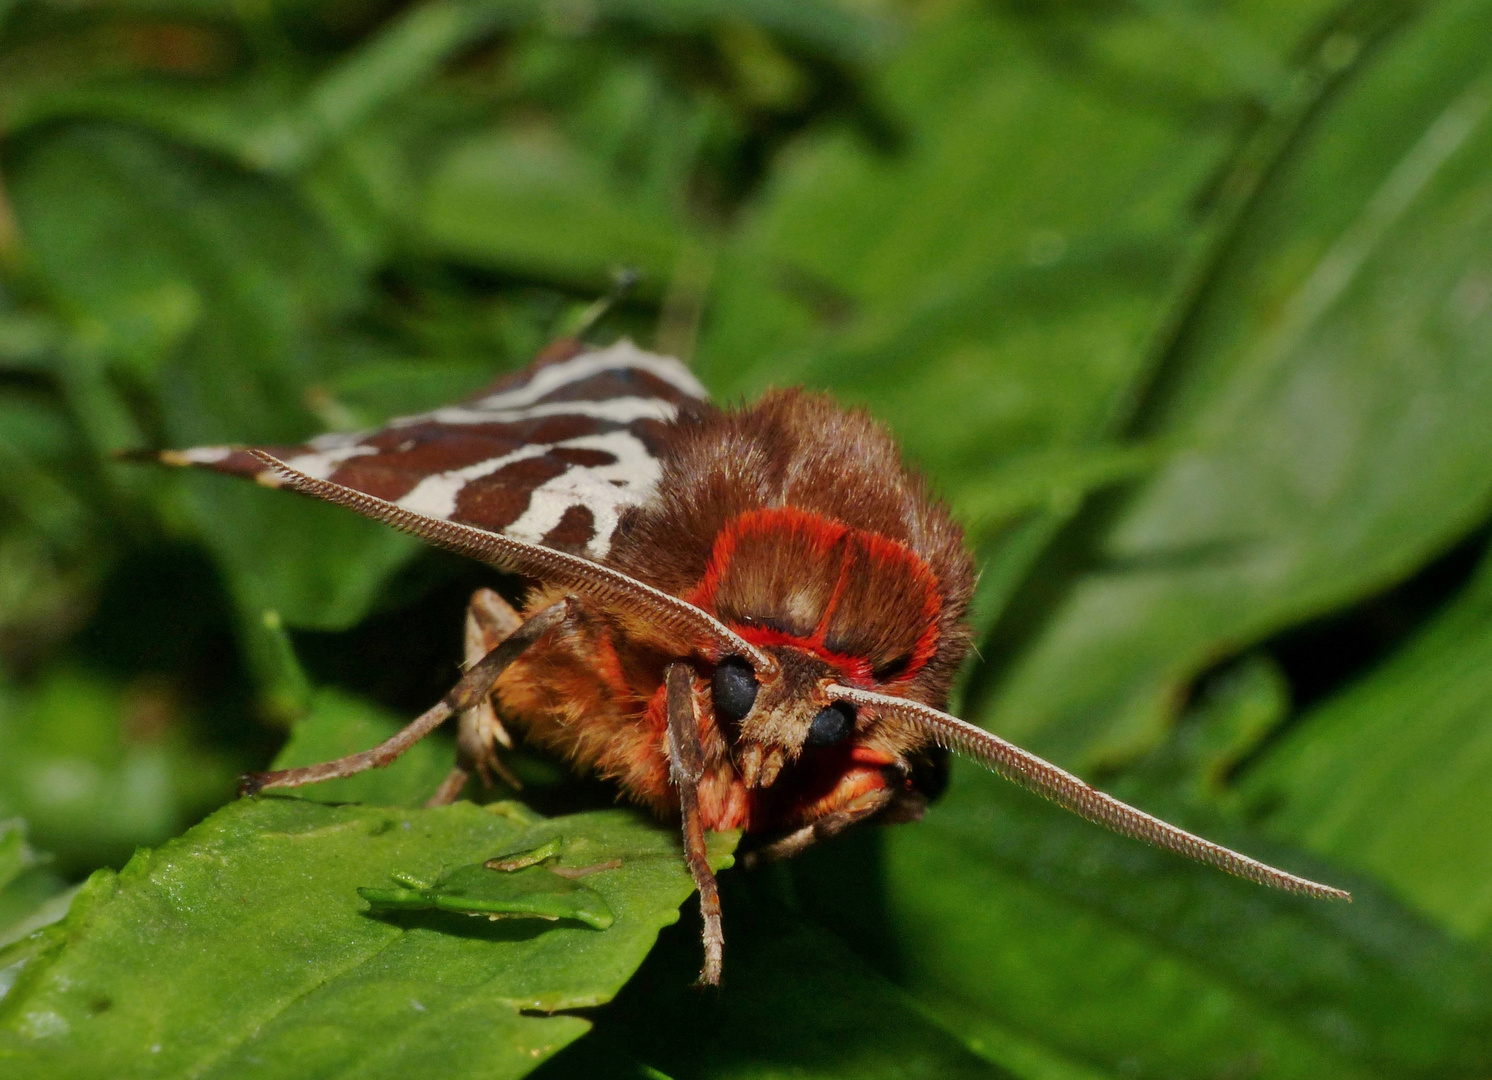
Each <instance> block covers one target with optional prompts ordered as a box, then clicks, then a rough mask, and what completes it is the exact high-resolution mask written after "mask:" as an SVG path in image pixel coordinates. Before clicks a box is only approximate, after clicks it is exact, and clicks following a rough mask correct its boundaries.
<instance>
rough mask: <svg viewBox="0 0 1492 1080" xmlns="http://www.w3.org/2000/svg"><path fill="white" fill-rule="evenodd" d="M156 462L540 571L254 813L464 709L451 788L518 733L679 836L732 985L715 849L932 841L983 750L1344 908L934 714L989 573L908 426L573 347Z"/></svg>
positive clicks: (1103, 815) (632, 350)
mask: <svg viewBox="0 0 1492 1080" xmlns="http://www.w3.org/2000/svg"><path fill="white" fill-rule="evenodd" d="M161 456H162V458H163V460H165V461H166V462H168V463H170V464H175V465H191V466H198V467H204V468H208V469H213V470H216V471H218V472H224V473H233V474H238V475H241V476H247V477H251V478H253V479H255V480H257V481H258V482H259V483H261V484H266V485H269V486H271V487H285V488H289V489H291V490H293V491H298V492H301V493H303V494H306V495H310V496H313V497H315V498H318V499H324V500H326V501H328V502H331V503H335V504H337V505H339V506H344V507H347V508H348V509H350V510H353V511H355V512H357V513H360V514H363V515H365V516H367V517H370V518H373V519H375V520H377V521H381V522H384V523H386V524H388V525H392V526H393V527H395V528H397V529H402V530H404V531H406V532H409V533H412V534H414V535H415V536H418V537H421V538H423V539H424V540H426V541H428V542H430V543H432V544H435V545H437V546H440V547H443V548H448V549H450V550H452V551H455V552H458V553H460V554H462V555H465V556H469V557H471V558H474V559H477V560H480V561H482V562H484V563H487V564H489V565H491V566H493V567H496V568H498V569H501V570H503V571H507V572H510V573H514V574H519V575H522V576H523V577H525V578H527V579H528V580H529V582H530V583H531V584H530V586H529V590H528V594H527V598H526V601H525V602H524V604H523V606H522V608H521V609H517V610H515V609H514V608H512V607H510V606H509V605H508V604H507V603H506V602H505V601H504V600H503V599H502V598H501V597H499V596H498V594H497V593H495V592H492V591H490V590H486V589H484V590H481V591H479V592H478V593H477V594H476V595H475V596H473V597H472V600H471V603H470V606H469V609H468V616H467V627H466V635H467V640H466V649H467V660H468V666H467V668H466V671H465V674H464V675H463V677H462V678H461V680H460V681H459V683H458V684H457V685H456V687H455V688H454V689H453V690H452V691H451V692H450V693H449V694H447V695H446V697H445V698H443V699H442V700H441V701H440V702H439V703H438V704H436V705H435V706H434V707H432V708H431V709H430V710H428V711H427V712H425V713H424V714H423V715H421V716H420V717H418V718H417V719H415V720H414V721H413V722H412V723H410V724H409V725H408V727H406V728H404V729H403V730H402V731H400V732H399V733H398V734H397V735H395V736H393V737H392V738H390V739H389V740H387V741H386V742H384V743H383V744H381V745H379V746H377V747H374V748H372V749H370V750H367V751H364V752H362V753H358V754H353V755H350V756H349V757H345V758H341V759H339V760H337V761H330V762H326V763H324V764H321V765H314V766H310V767H306V768H297V769H286V770H283V771H280V772H268V773H256V774H250V775H249V776H247V777H245V779H244V785H243V793H244V794H253V793H256V792H258V791H261V790H263V789H265V788H274V787H295V786H297V785H300V784H307V783H312V782H315V781H319V780H326V779H330V778H333V777H339V776H348V775H351V774H353V773H356V772H359V771H361V770H363V769H367V768H372V767H376V766H382V765H387V764H389V763H390V762H391V761H393V760H394V759H395V758H397V757H398V756H399V754H401V753H402V752H403V751H404V750H406V749H408V748H409V747H410V746H411V745H413V744H414V743H415V742H416V741H417V740H419V739H420V738H422V737H424V736H425V735H427V734H428V733H430V732H431V731H433V730H434V729H435V728H436V727H438V726H439V725H440V724H442V723H443V722H445V721H446V720H447V719H449V718H450V717H452V716H456V717H458V718H459V719H458V732H457V748H458V749H457V754H458V756H457V761H456V766H455V768H454V769H453V770H452V771H451V773H450V775H449V776H448V777H447V778H446V780H445V782H444V783H442V784H441V786H440V788H439V790H437V791H436V792H435V793H434V795H433V796H432V798H431V803H432V804H440V803H444V802H448V801H451V800H453V799H455V798H457V797H458V796H459V795H460V793H461V791H462V789H463V787H464V786H465V785H466V783H467V781H468V779H469V777H470V775H471V774H472V773H473V772H475V773H479V774H481V775H482V777H483V778H484V779H489V778H490V775H491V774H492V773H493V772H497V773H499V774H501V773H503V772H504V767H503V764H502V760H501V757H500V756H499V752H498V751H499V748H500V747H506V746H510V745H511V737H510V735H509V733H508V730H507V727H508V725H512V726H514V727H515V728H517V729H518V730H519V731H520V732H521V733H522V735H523V736H524V738H526V739H527V740H529V741H530V742H532V743H534V744H537V745H538V746H540V747H543V748H545V749H547V750H549V751H551V752H554V753H556V754H559V755H561V756H563V757H564V758H567V759H568V760H569V761H571V762H572V763H574V764H575V765H576V766H578V767H580V768H581V769H585V770H590V771H592V772H595V773H599V774H600V775H601V776H603V777H606V778H609V779H611V780H613V781H615V783H616V784H617V785H618V786H619V788H620V789H621V791H622V792H623V793H625V795H626V796H627V797H629V798H631V799H632V800H634V801H636V802H638V803H641V804H642V805H644V806H646V807H648V808H650V809H651V810H653V811H654V812H656V813H657V814H659V815H660V816H662V817H664V818H666V819H668V818H671V819H675V820H678V821H680V822H681V824H682V830H683V842H684V843H683V846H684V857H685V861H686V863H687V865H688V869H689V872H690V874H691V875H692V876H693V879H694V882H695V884H696V886H697V887H698V890H699V896H700V908H701V913H702V916H703V939H704V962H703V968H702V970H701V973H700V981H701V982H702V983H707V984H713V983H718V982H719V980H720V974H721V963H722V956H723V950H724V935H723V933H722V929H721V911H720V897H719V892H718V890H717V888H716V882H715V878H714V875H713V874H712V872H711V870H710V868H709V865H708V863H707V862H706V858H705V833H706V832H707V831H709V830H731V829H741V830H744V831H745V832H746V833H747V834H750V835H751V836H752V837H754V838H755V841H756V842H757V843H759V845H760V846H759V847H758V848H757V850H756V857H758V858H775V857H783V856H789V855H792V854H795V853H797V852H799V851H802V850H803V849H804V848H806V847H808V846H809V845H811V844H813V843H815V842H816V841H819V840H822V839H825V838H827V837H829V836H832V835H834V834H835V833H838V832H840V831H841V830H842V829H844V828H846V827H848V826H850V825H853V824H855V823H857V822H862V821H871V820H875V821H880V822H888V823H889V822H899V821H910V820H915V819H917V818H919V817H920V816H921V815H922V813H923V810H924V808H925V807H926V805H927V803H928V801H929V799H930V798H931V797H933V796H934V795H935V794H936V793H937V791H938V789H939V787H940V785H941V782H942V777H943V775H944V773H945V771H946V764H947V754H948V752H949V751H952V752H954V753H958V754H962V755H965V756H967V757H969V758H972V759H973V760H975V761H977V762H979V763H980V764H982V765H984V766H986V767H988V768H990V769H993V770H995V771H996V772H998V773H1001V774H1002V775H1004V776H1006V777H1008V778H1009V779H1011V780H1013V781H1015V782H1017V783H1019V784H1022V785H1024V786H1025V787H1027V788H1030V789H1031V790H1033V791H1036V792H1038V793H1039V794H1041V795H1044V796H1046V797H1047V798H1049V799H1051V800H1053V801H1054V802H1056V803H1058V804H1060V805H1062V806H1064V807H1066V808H1067V809H1069V810H1072V811H1075V812H1076V813H1078V814H1081V815H1082V816H1083V817H1085V818H1088V819H1089V820H1091V821H1094V822H1097V823H1099V824H1101V825H1104V826H1107V827H1108V828H1110V829H1112V830H1114V831H1115V832H1118V833H1121V834H1123V835H1126V836H1130V837H1134V838H1136V839H1139V840H1142V841H1145V842H1148V843H1151V844H1154V845H1157V846H1159V847H1162V848H1167V849H1169V850H1171V851H1175V852H1179V853H1180V854H1182V855H1185V856H1187V857H1189V858H1192V859H1195V860H1198V861H1200V862H1204V863H1208V864H1211V865H1213V866H1215V867H1218V868H1220V869H1222V870H1225V871H1227V872H1229V873H1232V874H1236V875H1238V876H1240V877H1243V878H1247V879H1249V880H1251V881H1255V882H1259V883H1262V884H1265V885H1270V886H1273V887H1275V888H1280V889H1285V890H1288V891H1290V892H1294V893H1301V894H1305V895H1308V896H1315V897H1323V898H1348V894H1347V893H1345V892H1343V891H1341V890H1339V889H1335V888H1332V887H1330V886H1327V885H1321V884H1317V883H1316V882H1313V881H1308V880H1306V879H1304V878H1301V877H1297V876H1295V875H1293V874H1289V873H1286V872H1284V871H1282V870H1277V869H1274V868H1273V867H1270V866H1267V865H1265V864H1263V863H1261V862H1258V861H1256V860H1254V859H1251V858H1249V857H1247V856H1245V855H1241V854H1239V853H1237V852H1234V851H1231V850H1229V849H1227V848H1224V847H1221V846H1219V845H1217V844H1213V843H1211V842H1209V841H1207V840H1204V839H1202V838H1200V837H1198V836H1194V835H1192V834H1190V833H1187V832H1184V831H1182V830H1181V829H1179V828H1176V827H1175V826H1173V825H1169V824H1167V823H1166V822H1163V821H1161V820H1159V819H1157V818H1155V817H1152V816H1150V815H1149V814H1146V813H1144V812H1143V811H1141V810H1138V809H1135V808H1134V807H1132V806H1129V805H1126V804H1125V803H1122V802H1120V801H1118V800H1117V799H1114V798H1112V797H1110V796H1108V795H1106V794H1104V793H1102V792H1100V791H1098V790H1096V789H1094V788H1092V787H1090V786H1089V785H1088V784H1086V783H1084V782H1083V781H1082V780H1080V779H1078V778H1077V777H1076V776H1073V775H1072V774H1070V773H1067V772H1065V771H1063V770H1062V769H1060V768H1058V767H1056V766H1055V765H1052V764H1050V763H1049V762H1046V761H1044V760H1042V759H1040V758H1038V757H1036V756H1034V755H1032V754H1030V753H1027V752H1026V751H1024V750H1022V749H1020V748H1018V747H1016V746H1014V745H1012V744H1011V743H1009V742H1007V741H1005V740H1004V739H1001V738H999V737H998V736H996V735H994V734H992V733H990V732H988V731H985V730H983V729H981V728H978V727H975V726H974V725H972V724H969V723H966V722H964V721H962V720H959V719H957V718H955V717H953V716H951V715H949V714H948V713H947V712H945V711H944V709H945V707H946V705H947V699H948V692H949V687H950V684H951V682H952V680H953V677H954V673H955V671H956V670H957V668H958V667H959V664H960V662H961V661H962V660H963V659H964V657H965V654H966V653H967V652H968V650H969V648H970V644H971V631H970V629H969V627H968V625H967V623H966V621H965V616H966V612H967V608H968V604H969V600H970V595H971V593H972V590H973V581H974V572H973V561H972V558H971V556H970V553H969V550H968V547H967V546H966V544H965V541H964V537H963V534H962V532H961V531H960V529H959V526H958V525H957V524H956V523H955V522H954V520H953V519H952V517H951V516H950V514H949V511H948V509H947V508H946V507H945V506H944V505H943V503H942V502H940V501H939V500H938V499H937V498H935V497H933V496H932V495H931V494H930V492H929V489H928V487H927V484H926V483H925V482H924V480H923V479H922V478H921V477H920V476H919V475H917V474H916V473H915V472H914V471H913V470H911V469H910V468H909V467H908V466H907V465H906V464H905V463H904V462H903V461H902V458H901V454H900V452H899V450H898V448H897V446H896V443H895V442H894V440H893V439H892V437H891V435H890V434H889V433H888V431H887V430H886V429H885V428H884V427H882V426H881V425H880V424H878V423H876V422H875V421H874V420H872V419H871V418H870V417H869V416H868V415H867V414H865V413H864V412H860V411H847V410H844V409H841V408H839V407H838V406H836V405H835V404H834V403H833V402H832V401H831V400H830V399H829V398H828V397H825V396H823V395H819V394H814V393H808V392H805V391H802V390H778V391H772V392H769V393H768V394H766V395H765V396H764V397H762V398H761V399H760V400H759V401H757V402H756V403H755V404H752V405H748V406H744V407H741V408H729V409H722V408H718V407H716V406H714V405H711V404H710V402H709V400H708V395H707V394H706V392H705V389H704V387H703V386H701V385H700V383H699V381H698V380H697V379H696V378H695V377H694V376H693V375H692V374H691V373H690V372H689V370H688V368H686V367H685V366H684V365H683V364H681V363H680V362H679V361H677V360H675V359H672V358H669V357H665V356H659V355H655V354H652V353H648V352H645V351H642V350H640V349H638V348H636V347H635V346H633V345H632V344H631V343H630V342H627V341H621V342H618V343H617V344H614V345H612V346H610V347H608V348H591V347H587V346H585V345H582V344H581V343H579V342H578V341H576V340H574V339H573V338H566V339H561V340H559V341H557V342H555V343H554V344H553V345H551V346H550V347H549V348H547V349H546V350H545V351H544V352H543V353H541V354H540V356H539V357H538V358H537V359H536V360H535V361H534V363H533V364H532V365H531V366H529V367H528V368H527V369H526V370H524V371H521V372H518V373H515V374H510V375H507V376H504V377H502V378H500V379H498V380H497V382H496V383H494V384H493V385H492V386H490V387H488V388H487V389H486V390H484V391H482V392H481V393H479V394H477V395H475V396H474V397H472V398H470V399H468V400H465V401H462V402H460V403H458V404H455V405H451V406H449V407H446V408H440V409H436V410H434V411H433V412H428V413H423V414H420V415H416V416H407V417H402V418H400V419H396V420H393V421H390V422H389V423H388V424H387V425H385V426H384V427H382V428H379V429H378V430H376V431H366V432H359V433H352V434H346V433H334V434H327V435H322V436H320V437H318V438H314V439H312V440H311V441H309V442H307V443H303V444H301V445H297V446H265V447H230V446H214V447H198V448H195V449H190V450H176V451H166V452H165V453H164V454H162V455H161Z"/></svg>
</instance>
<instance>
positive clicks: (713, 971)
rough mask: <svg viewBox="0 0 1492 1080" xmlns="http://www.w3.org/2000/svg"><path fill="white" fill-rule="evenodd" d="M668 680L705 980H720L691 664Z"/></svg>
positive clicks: (671, 752) (671, 671) (671, 751)
mask: <svg viewBox="0 0 1492 1080" xmlns="http://www.w3.org/2000/svg"><path fill="white" fill-rule="evenodd" d="M666 681H667V686H668V760H669V765H670V766H671V769H670V771H671V772H672V774H673V782H674V784H675V785H676V786H677V787H678V789H679V808H680V809H681V810H682V811H683V817H684V861H685V862H686V863H687V864H688V866H689V874H690V876H691V877H693V878H694V885H695V887H696V888H697V889H699V913H700V915H701V917H703V919H704V946H705V962H704V967H703V968H701V969H700V972H699V983H698V985H700V986H719V985H720V967H721V959H722V957H723V955H724V952H725V931H724V930H723V928H722V927H721V924H720V889H719V887H718V886H717V885H716V883H715V873H714V871H712V870H711V869H710V861H709V859H708V857H707V856H706V853H705V828H704V821H703V820H702V819H701V818H700V815H699V778H700V777H701V776H702V775H703V774H704V771H705V757H704V751H703V750H702V749H701V748H700V745H699V720H698V718H697V717H696V716H695V714H694V677H693V674H692V673H691V672H690V670H689V667H688V665H686V664H671V665H670V666H669V668H668V674H667V676H666Z"/></svg>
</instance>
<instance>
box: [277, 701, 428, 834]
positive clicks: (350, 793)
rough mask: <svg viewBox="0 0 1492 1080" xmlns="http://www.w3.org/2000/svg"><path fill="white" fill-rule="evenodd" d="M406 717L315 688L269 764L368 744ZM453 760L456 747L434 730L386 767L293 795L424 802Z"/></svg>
mask: <svg viewBox="0 0 1492 1080" xmlns="http://www.w3.org/2000/svg"><path fill="white" fill-rule="evenodd" d="M412 719H414V718H413V717H409V718H408V720H412ZM408 720H399V719H397V718H395V717H392V716H390V715H389V714H388V713H387V712H385V711H384V710H383V709H380V708H378V707H377V706H376V705H373V704H372V703H370V702H367V701H361V700H359V699H357V698H354V697H350V696H348V695H347V694H344V693H341V692H340V691H337V690H332V689H327V688H323V689H321V690H318V691H317V692H316V696H315V698H314V699H313V700H312V702H311V710H310V712H309V713H308V714H307V715H306V717H305V718H304V719H302V720H301V721H300V722H299V723H297V724H296V725H295V728H294V730H292V731H291V733H290V741H289V742H288V743H286V744H285V748H284V749H283V750H281V751H280V753H279V754H278V755H277V756H276V757H275V760H274V764H273V765H271V766H270V767H271V768H273V769H293V768H298V767H299V766H302V765H317V764H319V763H321V762H323V761H333V760H335V759H336V758H339V757H344V756H346V755H347V754H355V753H357V752H358V751H360V750H368V749H371V748H372V747H374V746H377V745H378V744H379V743H381V742H382V741H383V740H384V739H387V738H389V737H390V736H391V735H393V734H394V733H395V732H397V731H398V730H399V729H400V728H402V727H403V726H404V724H405V723H407V722H408ZM455 763H456V757H455V751H454V749H453V748H452V747H451V745H450V742H449V740H448V739H443V738H441V737H440V736H438V735H432V736H430V737H429V738H426V739H422V740H420V741H419V742H417V743H415V744H414V746H412V747H411V748H410V749H409V750H407V751H405V753H404V754H403V755H402V756H401V757H400V758H399V759H398V760H397V761H395V762H394V763H393V764H392V765H390V766H388V767H387V768H383V769H369V770H368V771H366V772H361V773H358V774H357V775H356V776H348V777H344V778H343V779H340V780H326V781H323V782H322V783H319V784H310V785H308V786H306V787H303V788H297V789H296V794H297V795H298V796H300V797H301V798H305V799H314V800H316V801H317V802H328V803H341V802H349V803H350V802H357V803H368V804H370V805H373V806H409V807H415V806H423V805H424V803H425V800H426V799H428V798H429V797H430V796H431V795H433V794H435V789H436V788H437V787H439V786H440V782H441V781H442V780H444V779H445V777H446V773H448V772H449V771H450V770H451V767H452V766H453V765H454V764H455Z"/></svg>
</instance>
